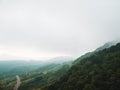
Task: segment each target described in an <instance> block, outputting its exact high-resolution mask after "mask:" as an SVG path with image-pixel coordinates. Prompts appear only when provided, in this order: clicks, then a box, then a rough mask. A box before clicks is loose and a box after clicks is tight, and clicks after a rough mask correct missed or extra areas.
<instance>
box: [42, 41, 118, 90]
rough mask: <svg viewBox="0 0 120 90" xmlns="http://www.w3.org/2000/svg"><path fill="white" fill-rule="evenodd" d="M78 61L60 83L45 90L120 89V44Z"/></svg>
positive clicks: (57, 82)
mask: <svg viewBox="0 0 120 90" xmlns="http://www.w3.org/2000/svg"><path fill="white" fill-rule="evenodd" d="M77 61H79V62H78V63H76V64H74V65H73V66H72V67H71V68H70V69H69V70H68V71H67V72H66V73H65V74H64V75H63V76H62V77H61V78H60V79H59V80H58V81H56V82H55V83H53V84H51V85H48V86H46V87H44V89H43V90H119V89H120V43H118V44H117V45H113V46H111V47H109V48H105V49H103V50H100V51H98V52H95V53H94V54H92V55H91V56H89V57H86V58H84V59H82V60H79V58H78V60H77Z"/></svg>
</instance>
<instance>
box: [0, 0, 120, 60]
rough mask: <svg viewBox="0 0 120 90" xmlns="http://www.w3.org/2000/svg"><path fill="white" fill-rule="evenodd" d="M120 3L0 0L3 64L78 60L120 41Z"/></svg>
mask: <svg viewBox="0 0 120 90" xmlns="http://www.w3.org/2000/svg"><path fill="white" fill-rule="evenodd" d="M119 9H120V1H119V0H0V60H8V59H9V60H11V59H35V60H41V59H48V58H53V57H59V56H69V57H78V56H80V55H82V54H84V53H85V52H88V51H92V50H94V49H96V48H97V47H99V46H101V45H103V44H104V43H106V42H109V41H113V40H118V39H120V25H119V24H120V10H119Z"/></svg>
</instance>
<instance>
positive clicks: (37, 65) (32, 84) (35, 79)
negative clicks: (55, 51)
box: [0, 41, 120, 90]
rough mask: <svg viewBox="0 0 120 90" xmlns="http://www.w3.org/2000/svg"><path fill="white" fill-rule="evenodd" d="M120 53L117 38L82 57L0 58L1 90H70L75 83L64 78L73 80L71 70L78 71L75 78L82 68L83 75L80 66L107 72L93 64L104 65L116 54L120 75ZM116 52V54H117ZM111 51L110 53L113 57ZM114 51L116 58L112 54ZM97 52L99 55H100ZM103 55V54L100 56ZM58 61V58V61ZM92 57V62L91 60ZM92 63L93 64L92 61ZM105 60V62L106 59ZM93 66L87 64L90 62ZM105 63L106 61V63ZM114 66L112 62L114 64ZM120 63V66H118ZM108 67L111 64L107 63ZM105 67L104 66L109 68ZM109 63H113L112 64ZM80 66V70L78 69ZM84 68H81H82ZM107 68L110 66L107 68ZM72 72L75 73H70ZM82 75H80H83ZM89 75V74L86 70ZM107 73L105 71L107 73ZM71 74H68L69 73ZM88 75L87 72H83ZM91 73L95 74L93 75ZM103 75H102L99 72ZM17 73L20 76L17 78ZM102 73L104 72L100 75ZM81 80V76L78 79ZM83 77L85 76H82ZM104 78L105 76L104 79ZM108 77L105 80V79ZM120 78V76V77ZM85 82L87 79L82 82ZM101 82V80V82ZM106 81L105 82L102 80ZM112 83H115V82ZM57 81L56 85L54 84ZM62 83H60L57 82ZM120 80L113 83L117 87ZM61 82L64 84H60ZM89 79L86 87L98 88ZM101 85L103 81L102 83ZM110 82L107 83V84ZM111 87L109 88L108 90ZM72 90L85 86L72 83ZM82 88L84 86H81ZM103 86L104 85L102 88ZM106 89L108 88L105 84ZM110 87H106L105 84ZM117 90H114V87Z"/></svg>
mask: <svg viewBox="0 0 120 90" xmlns="http://www.w3.org/2000/svg"><path fill="white" fill-rule="evenodd" d="M119 52H120V44H119V41H114V42H108V43H106V44H104V45H103V46H101V47H98V48H97V49H95V50H94V51H91V52H89V53H86V54H84V55H82V56H80V57H79V58H77V57H76V58H77V59H73V58H70V57H56V58H53V59H50V61H49V60H48V61H25V60H23V61H0V64H1V65H0V88H1V89H0V90H52V89H51V88H53V90H58V89H61V90H62V89H63V90H66V89H65V88H68V89H70V88H69V87H68V85H71V84H72V83H70V82H68V81H64V79H68V80H72V76H71V77H69V75H72V74H73V73H71V70H72V72H73V71H74V70H75V72H76V73H75V72H74V73H75V74H74V75H77V76H75V77H74V76H73V77H74V78H78V76H79V75H78V74H77V73H78V72H79V71H80V72H81V74H82V71H81V70H79V68H78V67H79V65H80V66H81V65H84V66H83V67H86V68H83V69H84V72H87V69H88V70H89V69H90V68H89V67H91V68H93V69H91V70H94V69H95V68H96V69H98V70H99V71H100V73H101V74H102V73H104V72H101V69H99V68H98V67H94V65H93V64H91V63H96V65H97V64H101V63H100V62H101V61H102V60H103V61H104V60H105V61H106V60H107V58H111V60H113V62H114V59H112V58H114V57H116V60H117V62H116V61H115V62H116V64H115V63H114V64H115V66H114V67H118V68H114V69H116V70H118V71H117V72H116V73H114V74H116V75H117V74H118V72H119V63H118V62H119ZM102 53H103V54H102ZM112 53H114V54H115V55H116V56H114V54H112ZM105 54H106V55H107V57H106V58H104V55H105ZM109 54H110V56H109ZM111 54H112V57H111ZM96 55H97V56H96ZM99 55H100V56H99ZM101 55H103V56H101ZM57 60H58V61H57ZM87 60H88V61H87ZM89 60H90V61H91V63H90V61H89ZM83 62H86V63H84V64H82V63H83ZM102 63H103V62H102ZM87 64H88V65H89V64H90V66H86V65H87ZM104 64H105V62H104ZM110 64H111V65H110V68H112V67H111V66H112V63H110ZM117 64H118V65H117ZM105 66H107V63H106V65H105ZM105 66H102V67H105ZM108 66H109V65H108ZM75 68H76V69H75ZM80 68H81V67H80ZM105 70H106V69H105ZM111 70H112V69H110V71H109V70H108V71H109V72H108V73H109V74H112V71H111ZM69 73H71V74H69ZM89 73H95V71H91V72H89ZM81 74H80V77H81ZM86 74H88V73H86ZM104 74H105V73H104ZM66 75H67V76H66ZM83 75H84V74H83ZM90 75H91V74H90ZM93 75H97V74H93ZM98 75H100V74H98ZM15 76H16V78H15ZM100 76H101V75H100ZM118 77H119V76H116V77H115V78H118ZM101 78H103V76H101ZM78 80H79V79H78ZM80 80H81V79H80ZM101 80H102V79H101ZM103 80H104V79H103ZM117 80H119V79H117ZM59 81H60V82H62V83H65V82H66V83H68V85H65V84H64V86H63V88H62V87H61V83H59ZM82 82H84V81H82ZM98 82H99V81H98ZM73 83H76V84H77V82H76V80H75V81H73ZM102 83H103V82H102ZM111 83H112V82H111ZM52 84H53V86H52ZM57 84H58V85H57ZM118 84H119V82H116V84H113V85H112V86H113V88H114V89H115V87H116V89H115V90H117V89H118V88H119V87H118V86H116V85H118ZM59 85H60V87H58V86H59ZM86 85H87V82H86V84H85V86H84V88H88V89H90V88H93V89H94V88H95V86H91V84H90V86H89V87H87V86H86ZM98 85H101V84H98ZM106 85H107V84H106ZM112 86H111V87H107V88H108V90H109V88H112ZM71 88H72V90H74V89H73V88H75V89H76V88H78V89H79V90H84V88H82V87H79V86H72V85H71ZM80 88H81V89H80ZM99 88H101V86H100V87H99ZM103 88H104V87H103ZM105 88H106V87H105ZM110 90H113V89H110Z"/></svg>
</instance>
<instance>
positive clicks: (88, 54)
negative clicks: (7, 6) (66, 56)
mask: <svg viewBox="0 0 120 90" xmlns="http://www.w3.org/2000/svg"><path fill="white" fill-rule="evenodd" d="M117 43H120V40H116V41H111V42H107V43H105V44H104V45H103V46H100V47H98V48H97V49H95V50H94V51H92V52H88V53H86V54H84V55H82V56H80V57H79V58H77V60H76V61H75V62H74V63H77V62H79V60H82V59H84V58H87V57H89V56H91V55H92V54H94V53H96V52H99V51H101V50H103V49H106V48H110V47H111V46H114V45H116V44H117Z"/></svg>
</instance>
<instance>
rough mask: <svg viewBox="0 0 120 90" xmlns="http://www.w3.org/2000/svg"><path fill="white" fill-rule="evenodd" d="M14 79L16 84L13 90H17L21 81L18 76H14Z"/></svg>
mask: <svg viewBox="0 0 120 90" xmlns="http://www.w3.org/2000/svg"><path fill="white" fill-rule="evenodd" d="M16 79H17V80H16V81H17V83H16V84H15V86H14V89H13V90H18V88H19V87H20V84H21V81H20V77H19V75H16Z"/></svg>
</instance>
